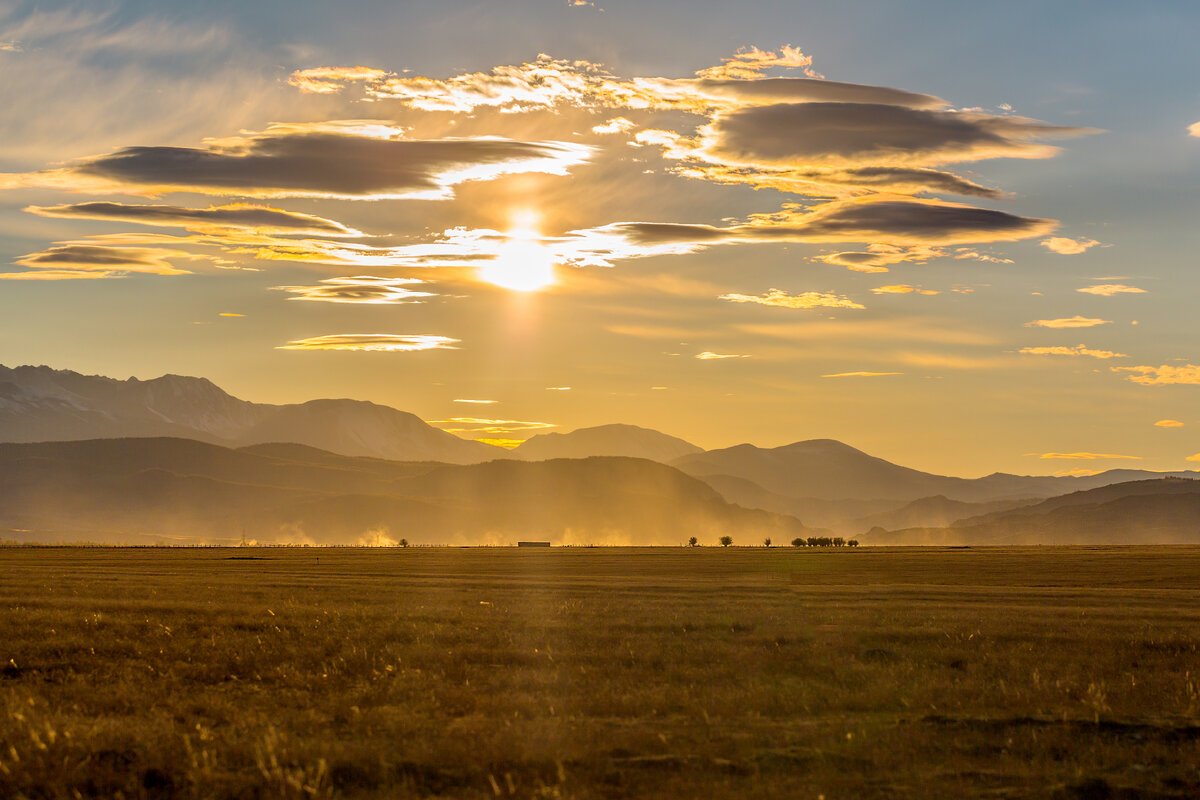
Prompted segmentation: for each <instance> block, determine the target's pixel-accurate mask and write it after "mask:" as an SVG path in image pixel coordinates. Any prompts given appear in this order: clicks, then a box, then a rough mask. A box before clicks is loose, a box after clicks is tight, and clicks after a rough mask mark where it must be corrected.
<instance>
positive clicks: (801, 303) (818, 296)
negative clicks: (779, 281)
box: [718, 289, 866, 308]
mask: <svg viewBox="0 0 1200 800" xmlns="http://www.w3.org/2000/svg"><path fill="white" fill-rule="evenodd" d="M718 299H720V300H729V301H730V302H733V303H758V304H759V305H764V306H779V307H781V308H866V306H864V305H862V304H861V303H856V302H854V301H853V300H851V299H850V298H848V297H846V296H845V295H840V294H833V293H831V292H802V293H801V294H796V295H790V294H788V293H787V292H785V291H783V290H782V289H771V290H770V291H768V292H767V293H766V294H764V295H751V294H723V295H721V296H720V297H719V298H718Z"/></svg>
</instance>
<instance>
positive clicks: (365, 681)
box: [0, 547, 1200, 800]
mask: <svg viewBox="0 0 1200 800" xmlns="http://www.w3.org/2000/svg"><path fill="white" fill-rule="evenodd" d="M0 665H6V666H2V667H0V797H6V798H7V797H17V798H20V797H28V798H60V797H62V798H66V797H79V796H85V797H86V796H105V797H115V796H118V793H120V794H119V796H123V797H127V798H134V797H148V798H168V797H179V798H220V797H238V798H271V797H348V798H364V797H389V798H390V797H409V796H413V797H418V796H428V795H441V796H448V797H466V798H495V797H510V796H512V797H543V798H551V797H561V798H568V797H569V798H608V797H613V798H615V797H731V798H733V797H762V798H767V797H808V798H818V797H821V796H824V797H825V798H828V799H829V800H833V798H875V797H878V798H885V797H886V798H894V797H900V798H906V797H912V798H917V797H1047V798H1050V797H1053V798H1108V797H1114V798H1195V797H1197V796H1200V547H1162V548H1150V547H1145V548H1115V547H1114V548H1026V549H970V550H967V549H932V548H931V549H916V548H914V549H885V548H861V549H858V550H847V549H837V550H812V549H808V548H804V549H801V550H793V549H791V548H773V549H769V550H768V549H765V548H745V549H742V548H730V549H720V548H699V549H695V550H685V549H673V548H662V549H616V548H613V549H608V548H600V549H558V548H555V549H551V550H515V549H448V548H437V549H425V548H409V549H405V550H399V549H386V550H382V549H375V550H367V549H317V548H311V549H299V548H297V549H274V548H270V549H259V548H249V549H133V550H130V549H100V548H96V549H86V548H84V549H73V548H53V549H42V548H16V547H7V548H0Z"/></svg>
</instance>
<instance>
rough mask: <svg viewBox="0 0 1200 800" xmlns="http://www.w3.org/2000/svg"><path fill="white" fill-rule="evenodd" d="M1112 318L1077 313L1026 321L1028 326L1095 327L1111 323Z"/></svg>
mask: <svg viewBox="0 0 1200 800" xmlns="http://www.w3.org/2000/svg"><path fill="white" fill-rule="evenodd" d="M1111 324H1112V320H1111V319H1097V318H1095V317H1084V316H1080V315H1078V314H1076V315H1075V316H1073V317H1060V318H1058V319H1035V320H1033V321H1032V322H1026V323H1025V327H1026V328H1094V327H1096V326H1097V325H1111Z"/></svg>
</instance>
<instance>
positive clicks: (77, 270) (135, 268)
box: [0, 243, 201, 280]
mask: <svg viewBox="0 0 1200 800" xmlns="http://www.w3.org/2000/svg"><path fill="white" fill-rule="evenodd" d="M197 258H201V256H197V255H195V254H193V253H186V252H183V251H182V250H164V249H157V248H149V247H109V246H103V245H91V244H84V243H66V244H60V245H58V246H56V247H50V248H48V249H46V250H43V251H41V252H40V253H30V254H29V255H26V256H22V257H21V258H18V259H17V260H16V262H15V263H17V264H20V265H21V266H23V267H29V268H30V271H29V272H6V273H0V279H4V280H71V279H79V278H84V279H87V278H123V277H125V276H126V275H129V274H130V273H140V274H146V275H188V274H190V273H189V272H188V270H185V269H179V268H177V267H175V266H173V265H172V264H171V262H170V261H169V260H168V259H197Z"/></svg>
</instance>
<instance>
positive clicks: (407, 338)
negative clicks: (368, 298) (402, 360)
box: [275, 333, 459, 352]
mask: <svg viewBox="0 0 1200 800" xmlns="http://www.w3.org/2000/svg"><path fill="white" fill-rule="evenodd" d="M458 341H459V340H458V339H451V338H450V337H448V336H433V335H430V334H395V333H339V334H331V335H328V336H313V337H311V338H308V339H295V340H293V341H290V342H288V343H287V344H284V345H279V346H278V347H276V348H275V349H276V350H361V351H381V352H382V351H392V352H402V351H409V350H454V349H456V348H455V347H454V346H453V345H455V344H456V343H457V342H458Z"/></svg>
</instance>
